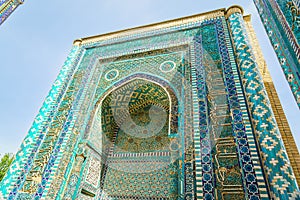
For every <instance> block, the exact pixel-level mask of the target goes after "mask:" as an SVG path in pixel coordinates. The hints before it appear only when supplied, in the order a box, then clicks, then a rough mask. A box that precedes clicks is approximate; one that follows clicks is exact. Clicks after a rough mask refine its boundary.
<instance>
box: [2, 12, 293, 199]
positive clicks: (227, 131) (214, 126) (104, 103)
mask: <svg viewBox="0 0 300 200" xmlns="http://www.w3.org/2000/svg"><path fill="white" fill-rule="evenodd" d="M226 12H227V11H225V10H224V9H220V10H217V11H212V12H209V13H205V14H200V15H196V16H191V17H186V18H182V19H179V20H174V21H169V22H163V23H160V24H155V25H149V26H146V27H142V28H135V29H131V30H127V31H121V32H118V33H113V34H108V35H103V36H99V37H100V38H99V37H98V36H96V37H91V38H88V39H83V40H77V41H75V42H74V47H73V49H72V51H71V53H70V55H69V57H68V58H67V61H66V63H65V64H64V66H63V68H62V70H61V72H60V74H59V76H58V78H57V80H56V81H55V83H54V84H53V87H52V89H51V91H50V93H49V96H48V97H47V98H46V100H45V102H44V104H43V107H42V108H41V110H40V112H39V114H38V116H37V117H36V119H35V121H34V123H33V125H32V128H31V129H30V131H29V133H28V134H27V136H26V138H25V140H24V142H23V143H22V145H21V150H20V151H19V152H18V153H17V155H16V159H15V161H14V162H13V164H12V166H11V168H10V170H9V172H8V174H7V176H6V177H5V178H4V179H3V182H2V183H1V185H0V195H2V196H3V197H4V198H7V199H33V198H34V199H76V198H79V199H111V198H114V199H141V198H147V199H190V200H192V199H253V200H256V199H268V198H269V196H272V197H273V196H274V195H275V196H274V197H287V196H288V197H291V198H292V197H296V195H297V194H296V192H295V190H296V189H295V188H296V185H294V184H295V182H293V181H294V180H293V175H292V173H291V171H290V170H291V168H290V166H289V165H288V164H289V163H288V160H287V157H286V155H285V150H284V148H283V147H282V146H281V144H282V142H281V139H280V137H279V134H277V132H278V131H277V125H276V123H275V121H274V117H273V116H272V111H271V110H270V108H269V102H268V101H267V97H266V93H265V91H264V89H263V84H262V82H261V80H260V79H261V77H260V76H259V75H258V73H257V72H256V71H255V70H256V65H255V62H254V61H253V60H252V58H251V56H252V55H251V49H250V48H249V44H248V43H245V40H246V39H245V38H244V35H243V33H244V30H243V29H242V28H241V27H240V26H241V24H242V23H243V21H242V19H239V18H238V17H237V18H235V17H236V14H233V15H231V16H230V18H229V25H230V28H231V29H230V30H229V29H228V26H227V25H228V24H227V23H228V19H227V18H225V15H226ZM231 35H232V36H231ZM232 41H233V42H234V43H233V44H232V43H231V42H232ZM233 49H235V51H234V50H233ZM234 53H235V54H234ZM236 59H237V63H236V62H235V61H236ZM237 64H238V65H237ZM238 68H239V69H238ZM248 68H249V70H250V71H249V70H248V71H247V69H248ZM241 78H242V79H243V81H241ZM131 86H133V88H131ZM245 99H246V100H247V103H248V104H247V105H248V106H247V105H246V101H245ZM152 107H154V108H153V109H154V110H152ZM124 108H125V110H124ZM127 108H128V110H127V112H126V109H127ZM160 109H164V110H165V112H164V113H160V112H159V110H160ZM114 113H118V116H116V115H114ZM157 113H160V114H157ZM153 116H155V117H153ZM251 124H253V126H251ZM150 125H151V126H150ZM161 125H163V126H162V127H160V126H161ZM157 127H160V128H161V129H160V130H159V131H158V132H155V128H157ZM133 130H134V131H133ZM130 131H131V132H130ZM154 133H155V135H153V134H154ZM147 135H148V136H149V137H145V136H147ZM139 137H140V138H139ZM255 140H256V141H255ZM257 144H258V145H257ZM259 155H263V157H262V158H261V159H262V161H261V160H260V157H259ZM130 170H133V171H130ZM262 171H264V173H265V174H266V176H264V175H263V173H262ZM266 180H267V181H266ZM267 184H269V185H267ZM267 187H269V188H270V191H267V190H266V188H267ZM279 193H280V194H279ZM276 195H277V196H276Z"/></svg>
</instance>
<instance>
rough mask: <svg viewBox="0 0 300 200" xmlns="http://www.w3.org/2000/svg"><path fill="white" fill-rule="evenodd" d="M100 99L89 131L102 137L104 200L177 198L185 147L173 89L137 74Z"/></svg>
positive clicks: (99, 137)
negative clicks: (182, 141) (105, 199)
mask: <svg viewBox="0 0 300 200" xmlns="http://www.w3.org/2000/svg"><path fill="white" fill-rule="evenodd" d="M99 101H100V102H99V104H98V106H97V112H96V113H95V115H94V119H93V120H94V122H93V125H92V129H91V131H90V134H93V135H94V136H96V135H97V136H98V137H96V138H98V139H97V140H98V141H97V142H96V144H95V146H97V149H99V151H100V152H99V153H100V154H101V159H102V167H101V178H100V190H101V196H102V198H105V197H110V198H113V199H140V198H147V199H148V198H149V199H158V198H159V199H177V197H178V191H179V189H178V187H179V184H178V179H179V173H178V162H179V161H178V158H179V150H180V145H179V142H178V139H177V126H178V119H177V117H178V116H177V113H178V111H177V108H178V102H177V98H176V96H175V94H174V93H173V91H172V90H170V89H169V88H168V87H165V86H162V85H161V84H159V83H157V82H154V81H150V80H147V79H142V78H134V79H131V80H129V81H127V82H125V83H123V84H121V85H120V86H118V87H115V88H113V89H112V90H111V91H110V92H108V93H107V94H106V95H105V96H104V97H103V98H101V100H99ZM94 138H95V137H94Z"/></svg>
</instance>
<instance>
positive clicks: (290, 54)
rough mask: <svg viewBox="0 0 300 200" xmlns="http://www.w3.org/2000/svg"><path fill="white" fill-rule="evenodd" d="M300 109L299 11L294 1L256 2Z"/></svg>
mask: <svg viewBox="0 0 300 200" xmlns="http://www.w3.org/2000/svg"><path fill="white" fill-rule="evenodd" d="M254 3H255V5H256V8H257V10H258V12H259V14H260V18H261V21H262V23H263V25H264V27H265V30H266V32H267V35H268V37H269V39H270V41H271V44H272V46H273V48H274V51H275V53H276V55H277V58H278V61H279V63H280V65H281V68H282V70H283V72H284V75H285V77H286V80H287V81H288V83H289V85H290V88H291V90H292V93H293V95H294V97H295V100H296V103H297V104H298V106H299V108H300V23H299V20H300V17H299V16H300V15H299V13H300V10H299V8H298V7H297V6H296V5H295V3H294V2H293V1H291V0H268V1H266V0H254Z"/></svg>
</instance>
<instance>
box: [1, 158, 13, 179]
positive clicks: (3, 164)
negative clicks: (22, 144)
mask: <svg viewBox="0 0 300 200" xmlns="http://www.w3.org/2000/svg"><path fill="white" fill-rule="evenodd" d="M13 160H14V156H13V154H9V153H6V154H5V155H4V156H3V157H2V158H1V161H0V181H2V179H3V177H4V176H5V174H6V172H7V170H8V168H9V166H10V165H11V163H12V161H13Z"/></svg>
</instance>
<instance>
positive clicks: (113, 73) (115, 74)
mask: <svg viewBox="0 0 300 200" xmlns="http://www.w3.org/2000/svg"><path fill="white" fill-rule="evenodd" d="M118 76H119V71H118V70H117V69H112V70H109V71H108V72H107V73H106V74H105V79H106V80H107V81H112V80H114V79H115V78H117V77H118Z"/></svg>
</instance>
